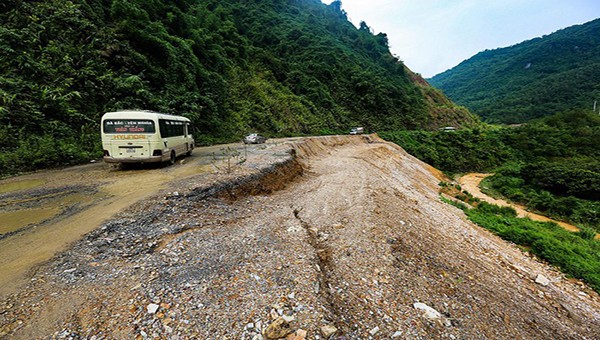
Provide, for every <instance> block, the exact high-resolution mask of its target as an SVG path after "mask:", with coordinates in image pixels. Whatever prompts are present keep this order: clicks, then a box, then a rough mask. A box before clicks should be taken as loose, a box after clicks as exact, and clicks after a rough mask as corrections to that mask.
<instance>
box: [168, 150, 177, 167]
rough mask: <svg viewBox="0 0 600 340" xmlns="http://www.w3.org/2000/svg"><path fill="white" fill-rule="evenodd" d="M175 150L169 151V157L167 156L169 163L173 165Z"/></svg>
mask: <svg viewBox="0 0 600 340" xmlns="http://www.w3.org/2000/svg"><path fill="white" fill-rule="evenodd" d="M175 158H176V156H175V151H171V157H170V158H169V164H171V165H174V164H175Z"/></svg>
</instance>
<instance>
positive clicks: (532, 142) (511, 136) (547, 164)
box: [380, 111, 600, 232]
mask: <svg viewBox="0 0 600 340" xmlns="http://www.w3.org/2000/svg"><path fill="white" fill-rule="evenodd" d="M380 135H381V136H382V137H383V138H386V139H388V140H391V141H393V142H395V143H397V144H398V145H401V146H402V147H404V148H405V149H406V150H407V151H408V152H409V153H411V154H413V155H415V156H417V157H418V158H420V159H421V160H423V161H425V162H427V163H429V164H431V165H433V166H434V167H436V168H438V169H441V170H444V171H446V172H449V173H460V172H462V173H464V172H496V175H494V176H493V177H491V178H490V179H489V180H488V181H489V182H488V185H489V186H490V187H491V189H494V190H496V192H497V193H500V194H502V195H504V196H505V197H507V198H509V199H511V200H513V201H515V202H518V203H522V204H524V205H526V206H528V207H530V208H532V209H535V210H538V211H540V212H542V213H544V214H545V215H549V216H552V217H555V218H558V219H563V220H567V221H571V222H573V223H576V224H577V225H580V226H585V227H589V228H593V229H595V230H596V231H597V232H600V213H599V212H600V197H599V196H598V193H600V161H599V160H600V149H598V147H597V143H598V141H599V140H600V117H599V116H597V115H596V114H593V113H591V112H584V111H573V112H569V113H564V114H556V115H553V116H550V117H546V118H544V119H541V120H537V121H533V122H532V123H530V124H527V125H523V126H520V127H515V128H498V127H490V128H487V129H486V128H476V129H466V130H463V131H456V132H426V131H401V132H392V133H382V134H380Z"/></svg>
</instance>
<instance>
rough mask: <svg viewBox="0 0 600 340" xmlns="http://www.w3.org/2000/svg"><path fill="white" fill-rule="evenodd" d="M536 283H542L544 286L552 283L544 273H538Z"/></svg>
mask: <svg viewBox="0 0 600 340" xmlns="http://www.w3.org/2000/svg"><path fill="white" fill-rule="evenodd" d="M535 283H537V284H541V285H542V286H547V285H549V284H550V280H548V278H547V277H545V276H544V275H541V274H538V276H537V277H536V278H535Z"/></svg>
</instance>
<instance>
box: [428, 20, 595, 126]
mask: <svg viewBox="0 0 600 340" xmlns="http://www.w3.org/2000/svg"><path fill="white" fill-rule="evenodd" d="M430 82H431V84H432V85H434V86H436V87H438V88H440V89H442V90H443V91H444V93H445V94H447V95H448V96H449V97H450V98H451V99H452V100H454V101H455V102H456V103H458V104H461V105H465V106H466V107H468V108H469V109H470V110H471V111H472V112H473V113H475V114H477V115H479V116H481V117H482V118H483V119H484V120H486V121H489V122H501V123H520V122H525V121H528V120H530V119H533V118H537V117H542V116H547V115H551V114H554V113H556V112H564V111H567V110H572V109H582V108H585V109H592V107H593V103H594V101H595V100H598V101H600V19H597V20H594V21H591V22H588V23H586V24H584V25H578V26H572V27H569V28H566V29H563V30H560V31H557V32H555V33H553V34H550V35H547V36H544V37H542V38H537V39H533V40H529V41H525V42H523V43H520V44H518V45H514V46H511V47H507V48H500V49H496V50H492V51H484V52H480V53H479V54H477V55H475V56H474V57H472V58H470V59H468V60H466V61H464V62H462V63H461V64H460V65H458V66H456V67H454V68H452V69H450V70H448V71H446V72H443V73H441V74H438V75H436V76H435V77H433V78H432V79H431V80H430Z"/></svg>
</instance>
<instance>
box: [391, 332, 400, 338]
mask: <svg viewBox="0 0 600 340" xmlns="http://www.w3.org/2000/svg"><path fill="white" fill-rule="evenodd" d="M401 336H402V332H401V331H396V332H394V334H392V339H395V338H399V337H401Z"/></svg>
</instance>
